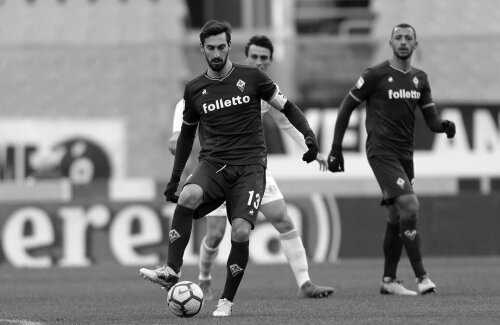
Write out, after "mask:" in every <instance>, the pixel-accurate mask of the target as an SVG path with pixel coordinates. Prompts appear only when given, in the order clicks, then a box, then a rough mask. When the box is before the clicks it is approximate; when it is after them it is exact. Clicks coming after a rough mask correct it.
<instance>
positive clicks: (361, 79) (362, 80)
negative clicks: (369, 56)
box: [356, 77, 365, 89]
mask: <svg viewBox="0 0 500 325" xmlns="http://www.w3.org/2000/svg"><path fill="white" fill-rule="evenodd" d="M364 83H365V79H363V77H359V79H358V81H356V88H358V89H360V88H361V87H363V85H364Z"/></svg>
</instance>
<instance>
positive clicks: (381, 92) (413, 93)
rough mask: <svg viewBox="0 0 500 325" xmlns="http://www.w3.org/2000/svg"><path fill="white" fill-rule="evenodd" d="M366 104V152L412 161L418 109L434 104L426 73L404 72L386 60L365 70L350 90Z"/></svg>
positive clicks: (371, 154)
mask: <svg viewBox="0 0 500 325" xmlns="http://www.w3.org/2000/svg"><path fill="white" fill-rule="evenodd" d="M350 95H351V96H352V97H353V98H354V99H356V100H357V101H359V102H362V101H366V131H367V133H368V138H367V141H366V153H367V155H368V157H370V156H375V155H390V156H396V157H398V158H402V159H412V158H413V150H414V127H415V109H416V108H417V107H420V108H425V107H428V106H430V105H434V104H433V101H432V95H431V88H430V85H429V81H428V80H427V75H426V74H425V72H423V71H421V70H419V69H416V68H414V67H411V69H410V71H408V72H404V71H401V70H399V69H396V68H394V67H393V66H391V65H390V64H389V61H385V62H383V63H381V64H378V65H376V66H374V67H372V68H369V69H367V70H365V71H364V72H363V74H362V76H361V77H360V78H359V79H358V81H357V82H356V84H355V85H354V86H353V88H352V89H351V91H350Z"/></svg>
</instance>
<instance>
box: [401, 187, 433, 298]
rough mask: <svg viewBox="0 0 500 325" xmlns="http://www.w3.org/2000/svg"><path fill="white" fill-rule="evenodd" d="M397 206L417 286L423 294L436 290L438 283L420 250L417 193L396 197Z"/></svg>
mask: <svg viewBox="0 0 500 325" xmlns="http://www.w3.org/2000/svg"><path fill="white" fill-rule="evenodd" d="M395 202H396V206H397V208H398V211H399V214H400V216H401V222H400V228H401V229H400V234H401V240H402V242H403V246H404V248H405V250H406V254H407V255H408V259H409V260H410V264H411V267H412V269H413V272H414V273H415V277H416V279H417V288H418V290H419V292H420V293H421V294H427V293H432V292H435V291H436V285H435V284H434V283H433V282H432V281H431V280H430V278H429V276H428V274H427V272H426V271H425V268H424V265H423V261H422V253H421V251H420V246H421V239H420V235H419V233H418V231H417V216H418V210H419V202H418V199H417V196H416V195H415V194H407V195H402V196H400V197H398V198H397V199H396V201H395Z"/></svg>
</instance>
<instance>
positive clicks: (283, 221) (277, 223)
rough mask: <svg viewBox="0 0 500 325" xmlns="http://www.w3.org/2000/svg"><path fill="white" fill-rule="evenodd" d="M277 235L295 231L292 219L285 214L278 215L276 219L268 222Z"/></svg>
mask: <svg viewBox="0 0 500 325" xmlns="http://www.w3.org/2000/svg"><path fill="white" fill-rule="evenodd" d="M269 221H271V223H272V224H273V226H274V228H276V230H278V232H279V233H281V234H284V233H287V232H289V231H292V230H293V229H295V225H294V224H293V221H292V219H291V218H290V216H288V215H287V214H286V213H282V214H280V215H279V216H278V217H277V218H276V219H274V220H269Z"/></svg>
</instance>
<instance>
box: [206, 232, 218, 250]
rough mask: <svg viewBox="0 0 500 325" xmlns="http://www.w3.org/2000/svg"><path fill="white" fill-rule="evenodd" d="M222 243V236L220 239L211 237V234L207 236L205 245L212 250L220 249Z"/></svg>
mask: <svg viewBox="0 0 500 325" xmlns="http://www.w3.org/2000/svg"><path fill="white" fill-rule="evenodd" d="M221 241H222V236H220V237H219V236H213V234H211V236H209V234H207V236H206V238H205V243H206V245H207V246H208V247H210V248H216V247H218V246H219V244H220V242H221Z"/></svg>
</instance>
